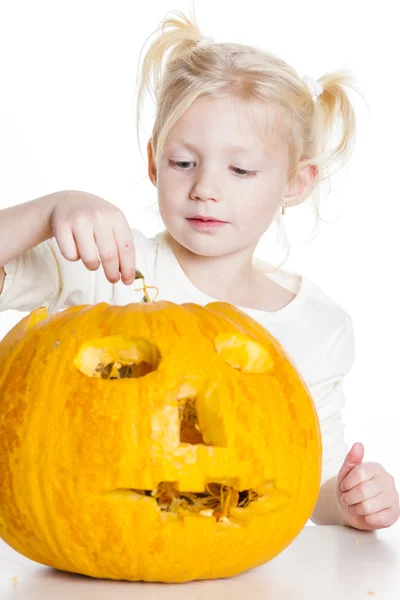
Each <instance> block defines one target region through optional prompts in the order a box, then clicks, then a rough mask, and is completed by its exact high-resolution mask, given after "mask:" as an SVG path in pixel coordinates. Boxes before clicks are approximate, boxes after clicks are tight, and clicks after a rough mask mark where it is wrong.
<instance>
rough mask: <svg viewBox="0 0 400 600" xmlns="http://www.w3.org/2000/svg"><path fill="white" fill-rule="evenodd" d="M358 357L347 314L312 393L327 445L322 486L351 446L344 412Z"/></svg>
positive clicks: (320, 366) (326, 353) (322, 362)
mask: <svg viewBox="0 0 400 600" xmlns="http://www.w3.org/2000/svg"><path fill="white" fill-rule="evenodd" d="M354 360H355V343H354V329H353V324H352V319H351V317H350V316H349V315H347V313H346V318H345V322H344V325H343V327H341V328H339V329H338V330H337V331H336V332H335V333H334V334H333V335H332V337H331V339H330V340H329V342H328V344H327V346H326V347H325V349H324V351H323V353H322V356H321V358H320V360H319V362H318V380H317V382H316V383H315V385H314V386H313V392H312V396H313V400H314V403H315V407H316V410H317V413H318V417H319V422H320V429H321V438H322V447H323V461H322V476H321V485H323V484H324V483H325V482H326V481H327V480H328V479H330V478H331V477H335V476H336V475H337V474H338V473H339V470H340V468H341V466H342V464H343V461H344V459H345V457H346V454H347V453H348V451H349V449H350V448H349V444H348V443H347V442H346V440H345V437H344V423H343V420H342V412H341V411H342V408H343V407H344V405H345V390H344V382H343V380H344V377H345V375H347V374H348V373H349V371H350V369H351V367H352V365H353V363H354Z"/></svg>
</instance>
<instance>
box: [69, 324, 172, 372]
mask: <svg viewBox="0 0 400 600" xmlns="http://www.w3.org/2000/svg"><path fill="white" fill-rule="evenodd" d="M160 361H161V353H160V351H159V349H158V347H157V346H156V345H155V344H153V343H151V342H149V341H148V340H146V339H145V338H134V337H125V336H122V335H112V336H108V337H103V338H99V339H96V340H91V341H88V342H85V343H84V344H83V345H82V346H81V348H80V350H79V352H78V354H77V356H76V357H75V360H74V364H75V366H76V367H78V369H79V370H80V371H81V372H82V373H83V374H84V375H87V376H88V377H94V378H100V379H135V378H138V377H144V376H145V375H147V374H148V373H152V372H153V371H156V370H157V368H158V366H159V364H160Z"/></svg>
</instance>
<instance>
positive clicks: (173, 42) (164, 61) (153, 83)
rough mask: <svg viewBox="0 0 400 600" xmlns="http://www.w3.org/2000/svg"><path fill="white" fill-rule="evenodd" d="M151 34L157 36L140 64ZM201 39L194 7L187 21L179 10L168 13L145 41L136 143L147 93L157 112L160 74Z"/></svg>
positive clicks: (140, 70)
mask: <svg viewBox="0 0 400 600" xmlns="http://www.w3.org/2000/svg"><path fill="white" fill-rule="evenodd" d="M153 35H156V37H155V39H154V40H153V42H152V43H151V45H150V47H149V49H148V50H147V52H146V54H145V56H144V59H143V62H142V63H141V56H142V53H143V49H144V47H145V46H146V44H147V42H148V40H149V39H150V38H151V37H152V36H153ZM202 37H203V34H202V33H201V31H200V29H199V27H198V25H197V21H196V17H195V14H194V8H193V14H192V15H191V19H189V18H187V17H186V15H185V14H184V13H183V12H181V11H170V12H168V13H167V14H166V15H165V17H164V18H163V19H162V20H161V21H160V23H159V25H158V27H157V29H156V30H155V31H153V32H152V33H151V34H150V35H149V36H148V38H147V39H146V41H145V42H144V44H143V46H142V49H141V52H140V58H139V66H138V73H137V83H136V90H137V91H136V94H137V106H136V132H137V137H138V141H139V132H140V126H141V121H142V107H143V104H144V98H145V95H146V92H148V93H149V94H150V96H151V97H152V98H153V100H154V101H155V103H156V106H157V109H158V105H159V101H160V97H161V96H162V93H161V89H162V81H163V73H164V71H165V68H166V66H167V65H168V64H169V63H171V62H173V61H174V60H175V59H176V58H177V57H179V56H181V55H183V54H185V53H186V52H187V51H189V50H191V49H193V48H194V47H195V46H197V43H198V42H199V41H200V39H201V38H202ZM139 147H140V142H139Z"/></svg>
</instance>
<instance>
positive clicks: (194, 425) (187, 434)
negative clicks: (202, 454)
mask: <svg viewBox="0 0 400 600" xmlns="http://www.w3.org/2000/svg"><path fill="white" fill-rule="evenodd" d="M179 420H180V442H181V443H186V444H204V443H205V442H204V440H203V435H202V433H201V431H200V427H199V420H198V418H197V411H196V405H195V399H194V398H179Z"/></svg>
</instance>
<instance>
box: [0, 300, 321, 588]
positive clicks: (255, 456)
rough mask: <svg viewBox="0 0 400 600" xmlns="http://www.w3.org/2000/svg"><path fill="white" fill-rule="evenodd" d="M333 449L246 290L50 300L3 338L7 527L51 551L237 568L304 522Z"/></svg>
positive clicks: (40, 552)
mask: <svg viewBox="0 0 400 600" xmlns="http://www.w3.org/2000/svg"><path fill="white" fill-rule="evenodd" d="M321 451H322V448H321V436H320V429H319V423H318V417H317V414H316V411H315V408H314V404H313V401H312V398H311V396H310V394H309V391H308V389H307V387H306V385H305V383H304V381H303V380H302V378H301V376H300V375H299V373H298V372H297V370H296V369H295V367H294V365H293V364H292V362H291V361H290V358H289V357H288V355H287V354H286V353H285V351H284V350H283V348H282V347H281V345H280V344H279V343H278V342H277V340H276V339H275V338H274V337H273V336H272V335H271V334H270V333H269V332H268V331H266V330H265V329H264V328H263V327H261V326H260V325H259V324H258V323H257V322H256V321H254V320H253V319H251V318H250V317H249V316H247V315H246V314H245V313H243V312H242V311H240V310H239V309H237V308H236V307H234V306H232V305H230V304H227V303H223V302H213V303H211V304H208V305H207V306H200V305H197V304H189V303H188V304H182V305H177V304H174V303H171V302H167V301H160V302H149V303H145V304H140V303H139V304H137V303H136V304H129V305H127V306H110V305H109V304H106V303H101V304H97V305H95V306H86V305H85V306H74V307H72V308H69V309H67V310H64V311H62V312H60V313H58V314H56V315H52V316H50V317H49V316H48V315H47V311H46V309H45V308H41V309H38V310H36V311H34V312H33V313H32V314H31V315H29V316H28V317H26V318H24V319H23V320H22V321H21V322H20V323H19V324H18V325H17V326H16V327H15V328H14V329H13V330H12V331H11V332H10V333H9V334H8V335H7V336H6V337H5V338H4V339H3V341H2V342H1V343H0V536H1V537H2V538H3V540H5V541H6V542H7V543H8V544H9V545H10V546H11V547H13V548H14V549H15V550H17V551H18V552H20V553H21V554H23V555H25V556H27V557H29V558H30V559H32V560H34V561H37V562H39V563H43V564H45V565H50V566H52V567H56V568H57V569H62V570H65V571H71V572H75V573H81V574H85V575H89V576H91V577H98V578H110V579H124V580H132V581H135V580H145V581H164V582H183V581H189V580H193V579H210V578H218V577H227V576H231V575H235V574H237V573H240V572H242V571H244V570H245V569H249V568H251V567H254V566H256V565H260V564H262V563H264V562H266V561H269V560H270V559H272V558H273V557H274V556H276V555H277V554H279V553H280V552H281V551H282V550H283V549H284V548H286V547H287V546H288V545H289V544H290V543H291V542H292V541H293V540H294V538H295V537H296V536H297V535H298V533H299V532H300V531H301V529H302V528H303V526H304V525H305V523H306V522H307V520H308V519H309V517H310V515H311V514H312V511H313V508H314V506H315V504H316V501H317V498H318V494H319V484H320V476H321V455H322V452H321Z"/></svg>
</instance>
